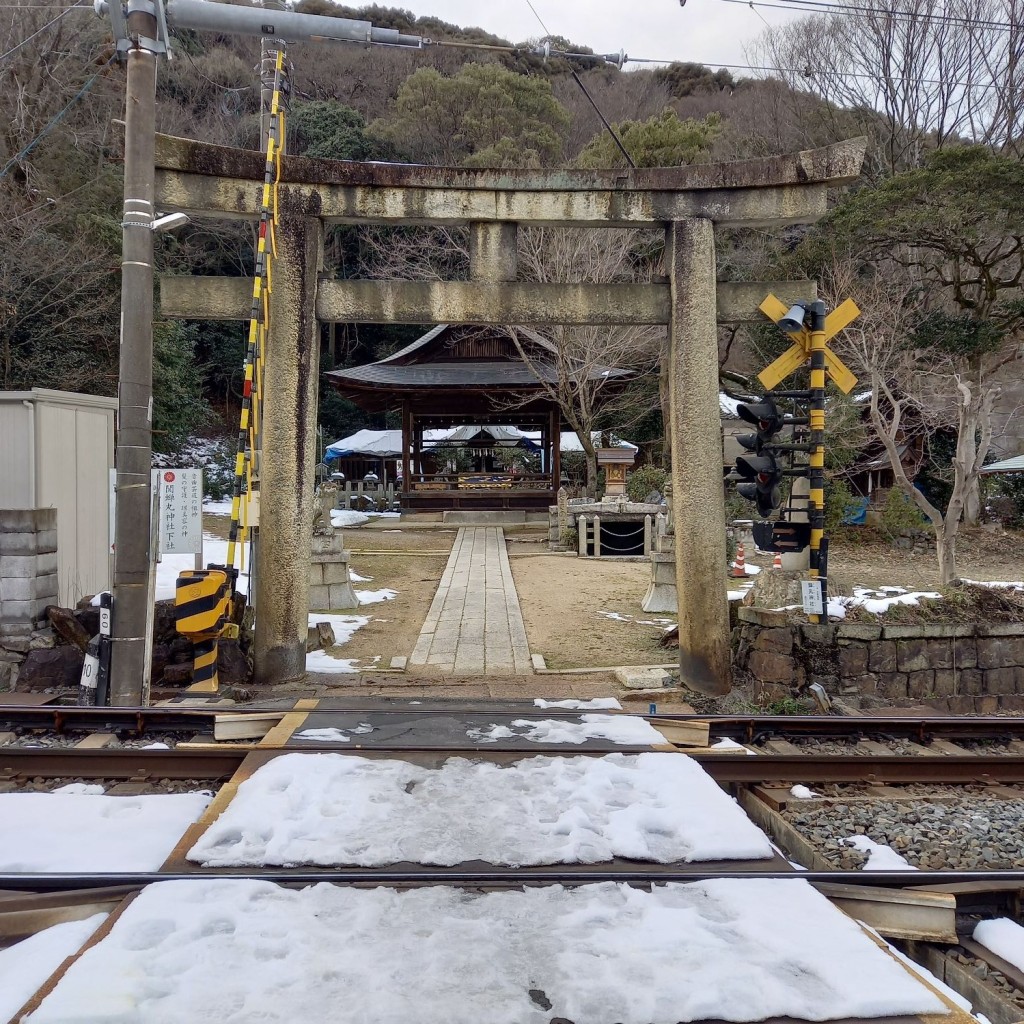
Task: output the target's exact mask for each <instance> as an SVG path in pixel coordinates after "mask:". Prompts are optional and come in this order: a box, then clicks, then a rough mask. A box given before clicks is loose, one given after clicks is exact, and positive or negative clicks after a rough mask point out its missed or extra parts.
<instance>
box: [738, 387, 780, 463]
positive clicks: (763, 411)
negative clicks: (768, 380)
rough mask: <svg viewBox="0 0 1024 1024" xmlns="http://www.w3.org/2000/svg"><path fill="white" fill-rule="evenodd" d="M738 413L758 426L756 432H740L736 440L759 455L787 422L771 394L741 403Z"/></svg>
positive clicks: (743, 418) (748, 421)
mask: <svg viewBox="0 0 1024 1024" xmlns="http://www.w3.org/2000/svg"><path fill="white" fill-rule="evenodd" d="M736 414H737V415H738V416H739V418H740V419H741V420H745V421H746V422H747V423H753V424H754V426H756V427H757V433H756V434H740V435H739V437H737V438H736V440H737V441H738V442H739V443H740V444H741V445H742V446H743V447H744V448H746V449H747V451H751V452H757V454H758V455H760V454H761V450H762V449H763V448H764V447H765V445H767V444H770V443H771V440H772V438H773V437H774V436H775V435H776V434H777V433H778V432H779V431H780V430H781V429H782V428H783V426H784V424H785V420H784V419H783V417H782V413H781V412H779V407H778V406H777V405H776V404H775V399H774V398H773V397H772V396H771V395H765V397H764V399H763V400H762V401H760V402H747V403H741V404H740V405H739V406H737V408H736Z"/></svg>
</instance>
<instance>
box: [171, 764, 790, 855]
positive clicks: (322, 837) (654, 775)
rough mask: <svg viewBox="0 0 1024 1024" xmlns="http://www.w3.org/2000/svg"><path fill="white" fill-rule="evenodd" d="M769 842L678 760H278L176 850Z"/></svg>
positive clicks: (421, 850) (429, 850)
mask: <svg viewBox="0 0 1024 1024" xmlns="http://www.w3.org/2000/svg"><path fill="white" fill-rule="evenodd" d="M770 856H771V846H770V844H769V842H768V840H767V838H766V837H765V835H764V833H763V832H761V830H760V829H758V828H757V827H756V826H755V825H754V824H753V823H752V822H751V821H750V820H749V819H748V818H747V817H746V815H745V814H744V813H743V811H742V810H740V808H739V806H738V805H737V804H736V802H735V801H734V800H732V799H731V798H730V797H729V796H727V795H726V794H725V793H724V792H723V791H722V790H721V789H720V788H719V787H718V786H717V785H716V784H715V782H714V781H713V780H712V779H711V778H710V776H708V775H707V774H706V773H705V772H704V771H703V769H702V768H701V767H700V765H698V764H697V762H696V761H692V760H690V759H689V758H687V757H683V756H682V755H679V754H665V753H649V754H633V755H626V754H609V755H607V756H605V757H543V756H542V757H530V758H524V759H523V760H521V761H516V762H514V763H513V764H510V765H507V766H502V765H497V764H494V763H492V762H474V761H470V760H468V759H467V758H463V757H452V758H449V759H448V760H447V761H445V762H444V764H443V765H442V766H441V767H440V768H424V767H422V766H421V765H416V764H411V763H410V762H408V761H403V760H399V759H376V758H375V759H368V758H364V757H358V756H354V755H348V754H300V753H294V754H283V755H281V756H279V757H275V758H274V759H273V760H271V761H269V762H268V763H267V764H265V765H263V766H262V767H260V768H259V769H258V770H257V771H256V772H255V773H254V774H253V775H252V777H251V778H249V779H247V780H246V781H245V782H243V783H242V784H241V785H240V786H239V787H238V793H237V795H236V796H235V798H234V800H232V801H231V803H230V804H229V805H228V807H227V808H226V809H225V811H224V813H223V814H221V816H220V817H219V818H218V819H217V820H216V821H215V822H214V823H213V824H212V825H211V826H210V827H209V828H208V829H207V831H206V833H205V834H204V835H203V836H202V837H201V838H200V839H199V841H198V842H197V843H196V845H195V846H194V847H193V848H192V849H191V850H190V851H189V853H188V859H189V860H190V861H195V862H197V863H200V864H202V865H204V866H206V867H234V866H241V865H283V866H292V865H299V864H319V865H325V866H326V865H358V866H362V867H380V866H383V865H386V864H397V863H399V862H402V861H412V862H413V863H417V864H437V865H446V866H450V865H454V864H461V863H463V862H465V861H471V860H482V861H486V862H488V863H491V864H507V865H512V866H516V865H520V864H599V863H602V862H607V861H609V860H612V859H614V858H616V857H627V858H631V859H635V860H646V861H654V862H657V863H671V862H673V861H701V860H718V859H730V860H733V859H761V858H765V857H770Z"/></svg>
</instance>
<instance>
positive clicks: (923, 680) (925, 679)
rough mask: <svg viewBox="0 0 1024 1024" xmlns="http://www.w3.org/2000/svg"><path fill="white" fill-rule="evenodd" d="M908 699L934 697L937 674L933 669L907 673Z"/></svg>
mask: <svg viewBox="0 0 1024 1024" xmlns="http://www.w3.org/2000/svg"><path fill="white" fill-rule="evenodd" d="M907 696H908V697H934V696H935V673H934V672H933V671H932V670H931V669H920V670H918V671H916V672H908V673H907Z"/></svg>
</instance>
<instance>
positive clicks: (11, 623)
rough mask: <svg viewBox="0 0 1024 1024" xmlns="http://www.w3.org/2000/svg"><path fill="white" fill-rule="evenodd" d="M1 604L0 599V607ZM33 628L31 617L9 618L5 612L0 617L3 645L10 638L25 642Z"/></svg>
mask: <svg viewBox="0 0 1024 1024" xmlns="http://www.w3.org/2000/svg"><path fill="white" fill-rule="evenodd" d="M2 605H3V602H2V601H0V607H2ZM34 629H35V624H34V622H33V620H32V619H14V618H10V617H9V616H8V615H7V613H6V612H4V613H3V615H2V617H0V637H3V643H4V646H5V647H6V646H9V645H10V643H11V641H12V640H25V641H26V642H27V641H28V638H29V637H30V636H31V635H32V631H33V630H34ZM27 649H28V648H26V650H27Z"/></svg>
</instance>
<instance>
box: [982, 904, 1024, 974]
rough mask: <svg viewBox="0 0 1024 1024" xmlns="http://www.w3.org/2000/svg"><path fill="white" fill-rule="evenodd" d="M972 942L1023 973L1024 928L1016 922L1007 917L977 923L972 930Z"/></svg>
mask: <svg viewBox="0 0 1024 1024" xmlns="http://www.w3.org/2000/svg"><path fill="white" fill-rule="evenodd" d="M974 941H975V942H980V943H981V944H982V945H983V946H984V947H985V948H986V949H990V950H992V952H993V953H995V955H996V956H1001V957H1002V958H1003V959H1004V960H1006V961H1007V962H1008V963H1011V964H1013V966H1014V967H1016V968H1017V970H1018V971H1024V928H1021V926H1020V925H1019V924H1017V922H1016V921H1011V920H1010V919H1009V918H1008V917H997V918H995V920H992V921H979V922H978V926H977V927H976V928H975V929H974Z"/></svg>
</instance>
